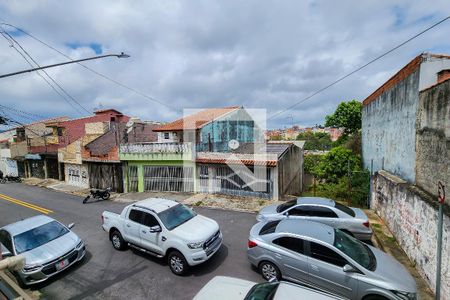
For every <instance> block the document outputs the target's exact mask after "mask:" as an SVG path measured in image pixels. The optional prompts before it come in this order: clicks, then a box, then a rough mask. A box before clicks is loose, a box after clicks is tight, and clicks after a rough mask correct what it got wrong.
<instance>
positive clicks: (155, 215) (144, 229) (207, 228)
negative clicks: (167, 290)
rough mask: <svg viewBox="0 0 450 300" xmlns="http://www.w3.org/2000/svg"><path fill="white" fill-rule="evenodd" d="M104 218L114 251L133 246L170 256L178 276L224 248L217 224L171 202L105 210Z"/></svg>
mask: <svg viewBox="0 0 450 300" xmlns="http://www.w3.org/2000/svg"><path fill="white" fill-rule="evenodd" d="M102 219H103V226H102V227H103V229H104V230H105V231H106V232H108V233H109V239H110V240H111V242H112V245H113V247H114V248H115V249H117V250H123V249H125V248H126V246H130V247H133V248H136V249H138V250H141V251H143V252H145V253H148V254H151V255H154V256H156V257H159V258H163V257H167V259H168V264H169V267H170V270H171V271H172V272H173V273H174V274H176V275H183V274H185V273H186V271H187V269H188V268H189V266H195V265H198V264H201V263H203V262H205V261H207V260H208V259H209V258H211V256H213V255H214V253H216V252H217V251H218V250H219V248H220V246H221V245H222V233H221V232H220V229H219V225H218V224H217V222H216V221H214V220H212V219H209V218H207V217H204V216H201V215H198V214H196V213H195V212H194V211H193V210H192V209H190V208H189V207H187V206H185V205H183V204H180V203H178V202H175V201H172V200H167V199H161V198H150V199H146V200H142V201H139V202H136V203H135V204H131V205H128V206H126V207H125V208H124V209H123V211H122V213H121V214H120V215H118V214H115V213H112V212H108V211H105V212H103V214H102Z"/></svg>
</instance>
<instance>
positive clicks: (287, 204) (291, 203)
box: [277, 200, 297, 212]
mask: <svg viewBox="0 0 450 300" xmlns="http://www.w3.org/2000/svg"><path fill="white" fill-rule="evenodd" d="M295 204H297V200H291V201H288V202H285V203H283V204H280V205H278V207H277V212H283V211H285V210H286V209H288V208H291V207H292V206H294V205H295Z"/></svg>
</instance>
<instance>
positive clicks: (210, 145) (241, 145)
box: [119, 107, 302, 199]
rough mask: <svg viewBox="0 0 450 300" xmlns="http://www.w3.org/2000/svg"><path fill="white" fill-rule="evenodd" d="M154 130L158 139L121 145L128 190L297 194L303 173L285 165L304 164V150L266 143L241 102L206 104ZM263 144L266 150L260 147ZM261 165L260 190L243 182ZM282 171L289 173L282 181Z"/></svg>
mask: <svg viewBox="0 0 450 300" xmlns="http://www.w3.org/2000/svg"><path fill="white" fill-rule="evenodd" d="M153 131H155V132H157V133H158V141H157V142H155V143H124V144H122V145H121V146H120V153H119V156H120V160H121V161H122V162H123V166H124V174H125V178H124V186H125V191H128V192H143V191H184V192H198V191H201V192H210V193H228V194H235V195H255V196H260V197H265V198H270V199H278V197H279V196H280V197H281V195H285V194H286V193H290V192H292V193H296V189H297V187H295V184H294V183H295V182H297V181H298V183H299V188H301V178H300V179H298V178H297V177H296V175H294V173H295V172H292V173H290V172H291V169H286V170H285V169H283V168H284V166H287V164H289V162H286V163H285V162H284V160H286V161H289V160H291V161H290V163H294V164H295V167H293V168H292V170H296V171H297V169H296V167H297V166H298V168H301V167H302V163H301V161H302V156H301V157H300V155H301V151H300V150H299V149H295V148H294V146H292V145H293V144H292V143H288V144H286V145H281V144H280V145H277V146H273V145H269V144H267V146H266V144H265V142H264V136H263V132H262V131H261V130H260V129H259V127H258V126H256V124H255V121H253V120H252V118H251V116H250V115H249V113H248V112H247V111H246V110H245V109H243V108H242V107H226V108H214V109H206V110H203V111H200V112H197V113H194V114H192V115H189V116H186V117H184V118H182V119H179V120H176V121H174V122H171V123H168V124H165V125H162V126H160V127H157V128H155V129H154V130H153ZM250 145H252V146H255V147H256V148H254V149H253V148H251V146H250ZM262 145H264V147H262ZM261 148H264V151H262V152H261V151H259V149H261ZM244 149H245V150H244ZM255 149H256V150H255ZM265 149H269V150H270V151H272V152H267V151H266V150H265ZM289 153H292V155H290V154H289ZM226 158H231V159H232V160H233V159H234V162H233V163H230V162H229V160H227V159H226ZM294 159H295V160H294ZM242 162H244V163H242ZM243 166H245V168H242V167H243ZM260 167H261V168H260ZM268 167H269V168H271V169H270V170H267V168H268ZM236 168H241V169H242V170H237V169H236ZM262 168H264V170H265V171H263V172H264V173H259V175H262V176H260V177H261V178H260V180H259V182H258V183H257V184H256V186H257V187H258V189H255V188H254V186H251V185H252V184H250V185H245V183H243V181H245V180H244V179H243V178H244V177H246V176H247V177H248V178H247V179H251V178H250V177H249V176H250V173H249V172H251V173H252V174H253V176H255V173H256V171H261V170H262ZM300 173H301V172H300ZM224 176H228V179H226V178H224ZM281 176H285V177H283V178H282V179H283V180H282V181H279V178H281ZM299 176H300V177H301V175H299ZM238 177H241V179H238ZM230 178H232V179H231V180H230ZM253 179H255V178H253ZM233 180H234V181H235V183H232V181H233Z"/></svg>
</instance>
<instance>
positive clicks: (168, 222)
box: [158, 204, 197, 230]
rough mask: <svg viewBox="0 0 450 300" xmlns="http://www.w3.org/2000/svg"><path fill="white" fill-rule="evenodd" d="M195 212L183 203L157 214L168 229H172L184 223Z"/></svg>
mask: <svg viewBox="0 0 450 300" xmlns="http://www.w3.org/2000/svg"><path fill="white" fill-rule="evenodd" d="M196 215H197V214H196V213H195V212H194V211H193V210H192V209H190V208H189V207H187V206H186V205H183V204H177V205H175V206H172V207H171V208H169V209H166V210H164V211H162V212H160V213H159V214H158V217H159V219H160V220H161V222H162V223H163V224H164V226H166V228H167V229H168V230H172V229H174V228H176V227H178V226H180V225H181V224H183V223H186V222H187V221H189V220H190V219H192V218H193V217H195V216H196Z"/></svg>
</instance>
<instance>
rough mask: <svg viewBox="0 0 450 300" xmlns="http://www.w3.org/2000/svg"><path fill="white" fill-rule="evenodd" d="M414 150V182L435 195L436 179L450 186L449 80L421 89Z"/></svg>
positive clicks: (449, 201) (449, 199) (447, 200)
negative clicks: (415, 159)
mask: <svg viewBox="0 0 450 300" xmlns="http://www.w3.org/2000/svg"><path fill="white" fill-rule="evenodd" d="M416 152H417V161H416V184H417V185H418V186H420V187H422V188H423V189H424V190H426V191H427V192H429V193H430V194H432V195H437V190H438V186H437V185H438V181H442V182H443V183H444V185H445V186H446V187H447V190H449V189H450V166H449V165H450V162H449V159H450V80H447V81H445V82H443V83H441V84H439V85H437V86H434V87H432V88H430V89H427V90H425V91H422V92H421V93H420V96H419V107H418V112H417V130H416ZM446 202H447V203H448V204H450V197H447V199H446Z"/></svg>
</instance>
